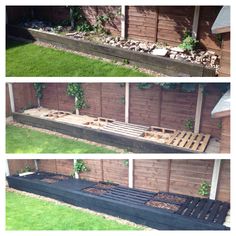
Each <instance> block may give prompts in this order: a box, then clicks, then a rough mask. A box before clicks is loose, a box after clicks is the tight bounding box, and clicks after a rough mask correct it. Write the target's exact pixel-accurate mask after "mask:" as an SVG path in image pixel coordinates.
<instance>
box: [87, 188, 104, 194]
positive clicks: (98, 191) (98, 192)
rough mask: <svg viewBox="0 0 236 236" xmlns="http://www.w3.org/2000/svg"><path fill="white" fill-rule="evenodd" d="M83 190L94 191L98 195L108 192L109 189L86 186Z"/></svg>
mask: <svg viewBox="0 0 236 236" xmlns="http://www.w3.org/2000/svg"><path fill="white" fill-rule="evenodd" d="M83 191H84V192H89V193H93V194H96V195H103V194H105V193H107V190H103V189H97V188H86V189H84V190H83Z"/></svg>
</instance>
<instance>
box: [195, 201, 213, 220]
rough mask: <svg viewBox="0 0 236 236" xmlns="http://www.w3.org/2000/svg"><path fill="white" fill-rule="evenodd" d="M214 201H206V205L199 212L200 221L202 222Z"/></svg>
mask: <svg viewBox="0 0 236 236" xmlns="http://www.w3.org/2000/svg"><path fill="white" fill-rule="evenodd" d="M213 203H214V201H212V200H208V201H207V204H206V205H205V207H204V208H203V211H201V212H200V214H199V216H198V218H199V219H201V220H204V219H205V218H206V216H207V214H208V212H209V210H210V209H211V206H212V205H213Z"/></svg>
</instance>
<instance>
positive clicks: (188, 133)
mask: <svg viewBox="0 0 236 236" xmlns="http://www.w3.org/2000/svg"><path fill="white" fill-rule="evenodd" d="M191 135H192V132H187V134H186V135H185V137H184V138H183V139H182V140H181V142H180V144H179V145H178V146H179V147H184V145H185V144H186V143H187V142H188V140H189V138H190V137H191Z"/></svg>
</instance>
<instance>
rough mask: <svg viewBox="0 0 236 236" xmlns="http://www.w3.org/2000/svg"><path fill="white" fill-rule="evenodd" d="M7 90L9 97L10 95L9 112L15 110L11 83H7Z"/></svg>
mask: <svg viewBox="0 0 236 236" xmlns="http://www.w3.org/2000/svg"><path fill="white" fill-rule="evenodd" d="M8 91H9V97H10V105H11V112H15V101H14V93H13V86H12V83H8Z"/></svg>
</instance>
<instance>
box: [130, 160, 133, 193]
mask: <svg viewBox="0 0 236 236" xmlns="http://www.w3.org/2000/svg"><path fill="white" fill-rule="evenodd" d="M133 186H134V160H133V159H129V188H133Z"/></svg>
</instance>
